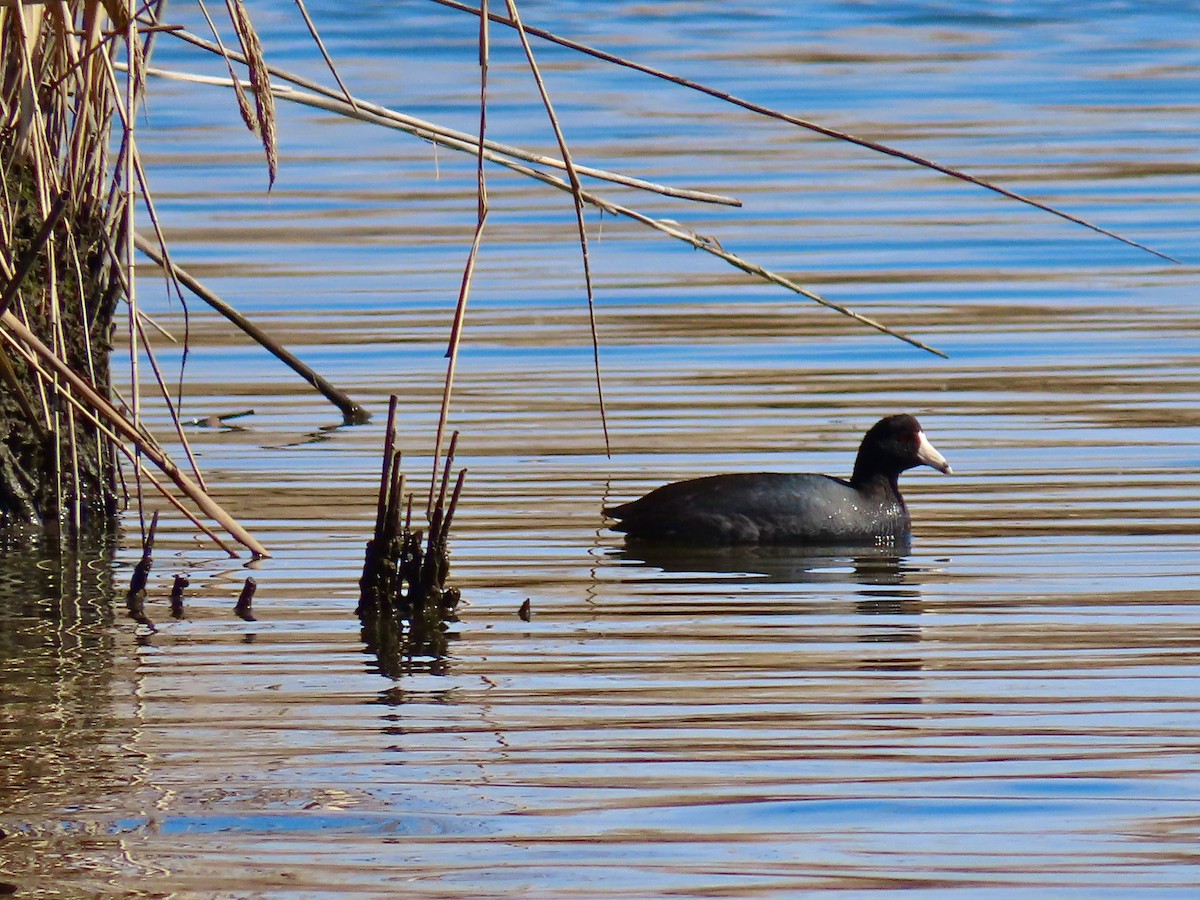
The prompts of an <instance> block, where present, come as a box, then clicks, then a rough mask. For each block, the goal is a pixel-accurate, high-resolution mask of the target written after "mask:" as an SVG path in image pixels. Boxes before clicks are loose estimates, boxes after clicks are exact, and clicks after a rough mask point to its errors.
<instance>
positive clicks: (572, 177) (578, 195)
mask: <svg viewBox="0 0 1200 900" xmlns="http://www.w3.org/2000/svg"><path fill="white" fill-rule="evenodd" d="M505 2H506V3H507V5H508V15H509V18H510V19H511V20H512V23H513V27H514V28H516V30H517V36H518V37H519V38H520V39H521V48H522V49H523V50H524V51H525V59H526V60H528V62H529V71H530V72H532V73H533V80H534V81H535V82H536V83H537V88H538V93H539V94H540V95H541V98H542V106H544V107H545V109H546V115H547V117H548V118H549V119H550V126H551V128H553V129H554V139H555V140H556V141H557V142H558V150H559V153H561V154H562V160H563V165H565V166H566V169H567V178H568V180H569V181H570V182H571V200H572V202H573V203H574V204H575V223H576V225H577V226H578V228H579V252H580V253H581V254H582V256H583V285H584V290H585V291H586V292H587V310H588V329H589V330H590V332H591V338H592V371H593V372H595V375H596V399H597V402H598V404H599V407H600V430H601V431H602V432H603V434H604V452H605V453H606V454H608V455H609V456H611V455H612V443H611V441H610V440H609V437H608V413H607V410H605V408H604V382H603V379H601V377H600V338H599V335H598V334H597V333H596V296H595V292H594V291H593V290H592V264H591V260H590V259H589V257H588V239H587V225H586V224H585V222H584V220H583V203H584V200H583V186H582V185H581V184H580V182H579V173H578V172H576V171H575V165H574V163H573V162H572V161H571V151H570V148H569V147H568V146H567V139H566V137H565V136H564V135H563V131H562V127H561V126H560V125H559V122H558V116H556V115H555V114H554V105H553V104H552V103H551V102H550V92H549V91H548V90H547V89H546V83H545V81H544V80H543V79H542V73H541V70H540V69H539V68H538V64H537V60H536V59H534V56H533V47H532V46H530V43H529V35H528V34H526V33H525V26H524V25H523V24H522V23H521V15H520V13H519V12H518V11H517V2H516V0H505ZM480 19H481V20H485V19H487V10H486V9H483V10H482V13H481V15H480Z"/></svg>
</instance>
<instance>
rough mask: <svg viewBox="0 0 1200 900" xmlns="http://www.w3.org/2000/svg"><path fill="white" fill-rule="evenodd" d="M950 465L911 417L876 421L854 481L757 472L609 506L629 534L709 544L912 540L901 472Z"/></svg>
mask: <svg viewBox="0 0 1200 900" xmlns="http://www.w3.org/2000/svg"><path fill="white" fill-rule="evenodd" d="M921 465H925V466H932V467H933V468H935V469H937V470H938V471H939V472H945V473H946V474H949V473H950V464H949V463H947V462H946V459H945V457H943V456H942V454H940V453H938V452H937V450H935V449H934V448H933V444H931V443H929V441H928V440H927V439H926V437H925V433H924V432H923V431H922V430H921V424H920V423H919V422H918V421H917V420H916V419H915V418H914V417H912V416H906V415H901V416H888V417H887V418H885V419H880V420H879V421H878V422H876V423H875V424H874V425H873V426H872V427H871V430H870V431H868V432H867V434H866V436H865V437H864V438H863V440H862V444H861V445H860V446H859V448H858V458H857V459H856V460H855V461H854V474H852V475H851V476H850V479H849V481H847V480H845V479H843V478H834V477H832V476H829V475H786V474H780V473H776V472H754V473H744V474H735V475H711V476H709V477H707V478H693V479H691V480H689V481H676V482H674V483H673V484H668V485H664V486H663V487H660V488H658V489H656V490H653V491H651V492H650V493H649V494H647V495H646V496H645V497H642V498H641V499H640V500H634V501H632V502H630V503H622V504H621V505H620V506H610V507H606V508H605V510H604V514H605V515H606V516H608V517H609V518H613V519H619V520H620V521H619V522H618V523H617V524H616V525H614V526H612V527H613V529H614V530H616V531H624V532H626V533H627V534H628V535H629V537H630V538H637V539H644V540H659V541H676V542H683V541H687V542H696V543H705V544H807V545H816V546H828V545H839V546H843V545H855V544H886V545H891V544H907V543H908V541H909V538H910V537H911V530H910V524H909V518H908V509H907V508H906V507H905V506H904V498H903V497H901V496H900V489H899V487H898V485H897V483H896V482H897V479H898V478H899V477H900V473H901V472H903V471H905V470H906V469H911V468H913V467H914V466H921Z"/></svg>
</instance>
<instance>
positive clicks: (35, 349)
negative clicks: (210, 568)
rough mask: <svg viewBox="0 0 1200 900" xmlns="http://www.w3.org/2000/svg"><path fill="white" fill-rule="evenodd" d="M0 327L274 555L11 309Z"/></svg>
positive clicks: (230, 527) (244, 538)
mask: <svg viewBox="0 0 1200 900" xmlns="http://www.w3.org/2000/svg"><path fill="white" fill-rule="evenodd" d="M0 326H3V327H2V328H0V335H3V336H4V338H5V339H6V340H8V341H9V342H10V343H11V344H12V345H14V346H19V345H18V343H17V342H18V341H20V343H21V344H24V345H25V346H26V347H27V348H28V349H29V350H30V351H31V352H32V353H34V354H35V355H36V356H37V357H38V358H39V360H40V362H42V363H43V364H44V365H46V366H48V367H49V368H50V370H51V371H52V372H55V373H57V374H58V375H59V376H61V377H62V378H63V379H64V380H65V381H66V382H68V383H69V384H70V386H71V388H72V390H73V391H74V392H75V393H76V394H78V395H79V399H81V400H82V401H84V402H86V404H87V406H88V407H89V408H90V409H92V410H95V411H96V413H97V414H98V415H99V416H100V417H102V418H103V419H104V420H105V421H106V422H107V424H108V425H109V426H111V427H112V428H113V429H114V430H115V431H116V432H117V433H119V434H121V435H123V436H124V437H125V439H126V440H128V441H130V442H131V443H132V444H134V446H136V447H137V448H138V449H139V451H140V452H141V453H143V454H144V455H145V456H146V457H147V458H149V459H150V461H151V462H153V463H154V464H155V465H156V466H157V467H158V468H159V470H161V471H162V473H163V474H164V475H166V476H167V477H168V478H170V479H171V480H172V481H173V482H175V485H176V487H178V488H179V489H180V490H181V491H182V492H183V493H184V494H186V495H187V496H188V498H189V499H191V500H192V502H193V503H195V504H196V505H197V506H198V507H199V508H200V509H201V510H202V511H203V512H204V513H205V515H207V516H209V517H210V518H212V519H213V520H214V521H216V522H219V523H220V524H221V527H222V528H224V529H225V530H226V531H227V532H229V534H230V535H231V536H232V537H233V538H234V539H235V540H237V541H238V542H239V543H240V544H242V545H243V546H244V547H246V548H247V549H249V550H250V551H251V552H252V553H254V554H255V555H256V556H270V555H271V554H270V553H268V552H267V550H266V548H265V547H263V546H262V544H260V543H259V542H258V541H257V540H256V539H255V537H254V536H253V535H252V534H250V533H249V532H248V531H246V529H245V528H243V527H242V526H241V525H240V524H239V523H238V521H237V520H236V519H234V518H233V517H232V516H230V515H229V514H228V513H227V512H225V510H224V509H222V508H221V506H220V505H219V504H218V503H217V502H216V501H215V500H213V498H212V497H211V496H210V495H209V494H207V493H206V492H205V491H203V490H201V489H200V487H199V486H197V485H196V484H195V483H193V482H192V481H191V479H189V478H188V477H187V475H185V474H184V473H183V471H182V470H181V469H180V468H179V467H178V466H177V465H175V463H174V462H172V461H171V460H170V458H169V457H167V456H166V455H165V454H163V453H162V452H161V451H160V450H158V449H157V448H156V447H154V446H153V445H152V444H149V443H147V442H146V440H145V437H144V435H143V434H142V432H141V430H140V428H139V427H137V426H135V425H134V424H133V423H131V422H130V421H129V420H128V419H126V418H125V417H124V416H122V415H121V414H120V413H119V412H118V411H117V410H116V409H115V408H114V407H113V406H112V404H110V403H109V401H108V400H107V399H105V398H104V397H102V396H101V395H100V394H98V393H97V392H96V391H95V389H93V388H92V386H91V385H89V384H87V383H86V382H85V381H84V380H83V379H82V378H80V376H78V375H77V374H76V373H75V372H73V371H72V370H71V368H70V367H69V366H68V365H67V364H66V363H64V362H63V361H62V360H61V359H59V357H58V356H57V355H56V354H55V353H54V352H53V351H52V350H51V349H50V348H49V347H47V346H46V345H45V344H44V343H42V341H41V340H40V339H39V338H38V337H37V335H35V334H34V333H33V332H32V331H30V330H29V328H28V327H27V326H26V325H25V324H24V323H23V322H21V320H20V319H18V318H17V317H16V316H14V315H13V314H12V311H11V310H10V311H6V312H5V313H4V314H3V315H2V316H0Z"/></svg>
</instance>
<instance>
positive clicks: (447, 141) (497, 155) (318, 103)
mask: <svg viewBox="0 0 1200 900" xmlns="http://www.w3.org/2000/svg"><path fill="white" fill-rule="evenodd" d="M172 36H174V37H178V38H180V39H181V40H184V41H186V42H188V43H190V44H192V45H194V46H196V47H200V48H201V49H204V50H209V51H211V52H214V53H215V52H217V50H218V45H216V44H214V43H212V42H211V41H206V40H204V39H203V38H200V37H197V36H196V35H194V34H191V33H190V32H187V31H179V32H172ZM226 52H227V53H228V55H229V57H230V59H233V60H235V61H240V57H239V55H238V54H237V53H234V52H233V51H226ZM270 71H271V74H272V75H273V76H275V78H276V79H277V80H278V81H286V82H290V83H291V84H295V85H298V86H299V87H302V88H304V91H298V90H295V89H293V88H289V87H288V86H287V85H286V84H279V83H278V81H273V82H272V83H271V90H272V91H273V92H274V94H275V96H276V97H277V98H279V99H281V100H289V101H291V102H293V103H301V104H303V105H305V106H311V107H312V108H314V109H323V110H325V111H327V112H332V113H336V114H337V115H340V116H345V117H346V118H348V119H357V120H359V121H361V122H366V123H368V124H372V125H380V126H382V127H384V128H392V129H395V130H397V131H403V132H406V133H407V134H411V135H413V136H414V137H419V138H421V139H422V140H426V141H429V142H431V143H435V144H442V145H443V146H446V147H451V148H452V149H456V150H462V151H463V152H466V153H471V154H476V153H478V152H479V151H478V148H477V147H476V146H475V144H476V138H475V136H474V135H472V134H469V133H467V132H465V131H458V130H456V129H453V128H447V127H445V126H443V125H438V124H436V123H434V122H428V121H426V120H424V119H419V118H417V117H416V116H410V115H408V114H406V113H402V112H398V111H397V110H394V109H389V108H388V107H386V106H379V105H378V104H375V103H371V102H370V101H367V100H364V99H363V98H361V97H352V98H350V100H346V99H344V98H342V97H341V96H339V95H338V93H337V92H336V91H333V90H331V89H329V88H327V87H325V86H324V85H321V84H318V83H317V82H315V81H312V80H310V79H308V78H305V77H304V76H302V75H297V74H295V73H293V72H289V71H288V70H286V69H281V68H279V67H278V66H271V67H270ZM146 74H147V75H151V76H154V77H157V78H165V79H170V80H172V81H182V82H188V83H191V84H208V85H213V86H215V87H226V88H228V87H232V86H233V85H232V84H231V82H230V80H229V79H226V78H217V77H214V76H211V75H196V74H193V73H191V72H180V71H176V70H173V69H163V68H161V67H155V66H151V67H147V69H146ZM239 86H240V87H241V88H242V89H243V90H245V89H248V88H249V87H250V85H249V83H248V82H240V84H239ZM305 91H308V92H309V93H305ZM459 145H467V146H459ZM484 147H485V149H486V151H487V152H486V153H485V156H486V158H487V159H488V160H489V161H491V162H498V161H499V160H500V159H501V158H503V157H505V156H507V157H511V158H513V159H522V160H525V161H526V162H532V163H536V164H537V165H543V166H548V167H549V168H552V169H560V170H562V169H565V168H566V166H565V165H564V163H563V162H562V160H560V159H555V158H554V157H553V156H546V155H544V154H540V153H533V152H532V151H529V150H525V149H522V148H521V147H514V146H512V145H510V144H503V143H500V142H498V141H493V140H490V139H489V140H487V141H485V142H484ZM575 169H576V171H577V172H578V173H579V174H580V175H586V176H588V177H589V178H595V179H596V180H598V181H608V182H612V183H613V184H619V185H622V186H623V187H630V188H635V189H637V190H642V191H646V192H648V193H652V194H661V195H663V196H664V197H675V198H677V199H680V200H689V201H692V202H694V203H711V204H715V205H719V206H741V205H742V201H741V200H738V199H737V198H736V197H727V196H725V195H723V194H714V193H712V192H710V191H697V190H689V189H686V188H677V187H671V186H669V185H665V184H657V183H655V182H652V181H646V180H644V179H641V178H634V177H632V176H630V175H624V174H621V173H619V172H610V171H608V170H606V169H597V168H594V167H591V166H585V165H582V164H579V163H577V164H576V166H575Z"/></svg>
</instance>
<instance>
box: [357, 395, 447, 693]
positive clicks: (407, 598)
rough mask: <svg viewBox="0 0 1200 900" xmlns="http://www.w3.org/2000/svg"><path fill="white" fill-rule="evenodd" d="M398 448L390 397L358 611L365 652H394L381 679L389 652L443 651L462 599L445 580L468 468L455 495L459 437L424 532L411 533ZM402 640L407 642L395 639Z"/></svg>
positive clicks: (410, 503)
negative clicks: (447, 630)
mask: <svg viewBox="0 0 1200 900" xmlns="http://www.w3.org/2000/svg"><path fill="white" fill-rule="evenodd" d="M395 443H396V397H395V395H393V396H392V398H391V403H390V404H389V406H388V424H387V433H386V435H385V437H384V448H383V470H382V472H381V474H380V478H379V500H378V504H377V506H376V511H375V532H374V534H373V536H372V537H371V539H370V540H369V541H367V548H366V556H365V559H364V561H363V572H362V578H361V579H360V580H359V592H360V593H359V603H358V610H357V613H358V617H359V619H360V620H361V621H362V623H363V631H364V638H365V640H366V642H367V644H368V646H370V647H372V648H375V649H384V648H391V649H390V650H389V651H388V652H386V653H383V654H378V653H377V655H379V656H380V665H381V668H383V669H384V671H385V672H388V671H389V670H390V669H392V668H393V666H392V665H391V664H390V663H388V662H386V661H385V660H384V658H383V657H384V656H387V657H389V658H390V657H393V652H392V650H394V651H396V654H395V655H396V656H398V655H399V653H400V652H401V651H402V650H407V653H406V654H405V655H412V653H413V652H414V651H415V652H417V653H422V654H431V655H440V652H439V649H438V648H439V647H443V646H444V637H443V635H444V629H443V627H442V626H443V623H445V622H447V621H453V619H454V611H455V609H456V607H457V606H458V601H459V597H460V595H459V592H458V590H457V589H455V588H452V587H447V586H446V578H447V576H448V575H449V573H450V552H449V546H448V538H449V535H450V525H451V523H452V522H453V521H454V510H455V508H456V507H457V506H458V498H459V495H460V494H461V493H462V486H463V479H464V477H465V476H466V474H467V473H466V469H462V470H460V471H459V473H458V477H457V479H456V480H455V483H454V488H453V490H450V489H449V485H450V470H451V467H452V465H453V463H454V450H455V446H456V444H457V443H458V434H457V432H456V433H455V434H454V436H453V437H452V438H451V440H450V446H449V448H448V449H447V451H446V461H445V465H444V466H443V467H442V476H441V480H440V483H439V485H438V486H437V487H438V490H437V500H436V502H434V503H431V508H430V509H429V510H428V519H429V522H428V528H427V530H426V531H424V532H422V530H421V529H419V528H414V527H413V495H412V494H411V493H409V494H408V495H405V493H404V474H403V472H401V470H400V451H399V450H397V449H396V447H395ZM447 494H449V497H447ZM431 496H432V495H431ZM401 636H404V637H405V638H406V640H399V638H400V637H401Z"/></svg>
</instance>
